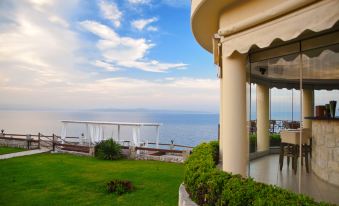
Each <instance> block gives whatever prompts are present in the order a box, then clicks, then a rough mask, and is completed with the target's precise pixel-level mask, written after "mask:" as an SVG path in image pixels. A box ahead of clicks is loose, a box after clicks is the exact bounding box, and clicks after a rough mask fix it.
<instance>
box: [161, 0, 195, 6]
mask: <svg viewBox="0 0 339 206" xmlns="http://www.w3.org/2000/svg"><path fill="white" fill-rule="evenodd" d="M161 2H162V3H163V4H166V5H168V6H171V7H189V6H190V3H191V1H190V0H161Z"/></svg>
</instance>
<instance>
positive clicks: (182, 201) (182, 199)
mask: <svg viewBox="0 0 339 206" xmlns="http://www.w3.org/2000/svg"><path fill="white" fill-rule="evenodd" d="M178 206H198V205H197V204H196V203H195V202H193V201H192V200H191V198H190V196H189V194H188V193H187V191H186V188H185V186H184V184H181V185H180V187H179V203H178Z"/></svg>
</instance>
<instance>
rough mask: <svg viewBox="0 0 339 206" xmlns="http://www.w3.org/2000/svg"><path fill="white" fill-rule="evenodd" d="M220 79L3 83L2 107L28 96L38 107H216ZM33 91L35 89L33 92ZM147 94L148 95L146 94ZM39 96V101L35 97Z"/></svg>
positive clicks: (188, 108)
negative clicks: (40, 84)
mask: <svg viewBox="0 0 339 206" xmlns="http://www.w3.org/2000/svg"><path fill="white" fill-rule="evenodd" d="M218 85H219V84H218V80H216V79H195V78H166V79H165V78H164V79H155V80H142V79H135V78H126V77H116V78H106V79H98V80H94V81H91V82H88V83H81V82H79V83H75V82H73V83H72V84H69V85H60V86H59V87H53V88H46V87H36V88H30V89H29V90H27V88H26V87H11V88H9V87H3V88H2V89H1V90H0V95H1V96H5V97H6V98H5V99H4V100H3V101H1V103H0V107H2V106H3V105H9V104H10V103H11V102H21V101H20V100H21V99H25V100H26V101H25V103H26V104H28V105H34V106H35V107H36V108H40V107H46V105H48V107H49V108H71V109H87V108H152V109H178V110H201V111H216V110H217V108H218V106H217V104H218ZM32 91H34V92H32ZM145 97H147V98H145ZM36 99H39V101H36Z"/></svg>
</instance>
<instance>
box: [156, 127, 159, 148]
mask: <svg viewBox="0 0 339 206" xmlns="http://www.w3.org/2000/svg"><path fill="white" fill-rule="evenodd" d="M156 133H157V136H156V140H155V145H156V147H157V148H159V139H160V128H159V126H156Z"/></svg>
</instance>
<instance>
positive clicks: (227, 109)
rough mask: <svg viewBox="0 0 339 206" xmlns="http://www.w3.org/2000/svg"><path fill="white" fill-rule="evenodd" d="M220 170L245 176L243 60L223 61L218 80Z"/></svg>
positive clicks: (244, 85)
mask: <svg viewBox="0 0 339 206" xmlns="http://www.w3.org/2000/svg"><path fill="white" fill-rule="evenodd" d="M220 89H221V93H222V95H221V105H222V106H221V111H220V115H221V125H220V130H221V136H220V137H221V143H222V169H223V170H224V171H227V172H232V173H234V174H240V175H242V176H244V177H245V176H247V167H248V153H249V152H248V146H249V145H248V131H247V127H246V57H245V56H244V55H241V54H239V53H235V54H233V55H232V56H230V57H226V58H225V57H223V63H222V79H221V88H220Z"/></svg>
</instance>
